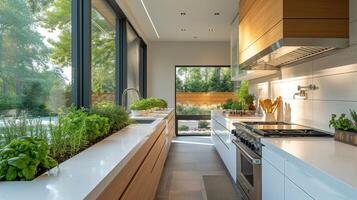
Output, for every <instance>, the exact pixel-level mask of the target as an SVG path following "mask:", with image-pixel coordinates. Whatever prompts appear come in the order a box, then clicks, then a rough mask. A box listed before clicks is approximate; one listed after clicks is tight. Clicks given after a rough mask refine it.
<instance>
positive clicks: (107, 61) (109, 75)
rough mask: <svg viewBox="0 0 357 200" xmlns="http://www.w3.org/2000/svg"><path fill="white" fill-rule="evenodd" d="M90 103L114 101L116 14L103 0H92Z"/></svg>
mask: <svg viewBox="0 0 357 200" xmlns="http://www.w3.org/2000/svg"><path fill="white" fill-rule="evenodd" d="M91 18H92V19H91V29H92V30H91V36H92V39H91V46H92V48H91V50H92V70H91V72H92V88H91V91H92V93H91V102H92V104H94V103H97V102H102V101H110V102H113V103H114V101H115V91H116V90H115V85H116V84H115V72H116V66H115V63H116V62H115V61H116V50H115V24H116V16H115V14H114V12H113V10H112V9H111V8H110V7H109V5H108V4H107V3H106V2H105V1H104V0H92V13H91Z"/></svg>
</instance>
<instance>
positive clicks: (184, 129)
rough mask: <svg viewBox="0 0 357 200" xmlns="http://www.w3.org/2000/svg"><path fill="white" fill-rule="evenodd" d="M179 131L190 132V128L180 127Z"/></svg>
mask: <svg viewBox="0 0 357 200" xmlns="http://www.w3.org/2000/svg"><path fill="white" fill-rule="evenodd" d="M178 130H179V131H188V130H190V128H189V127H188V126H186V125H180V126H179V127H178Z"/></svg>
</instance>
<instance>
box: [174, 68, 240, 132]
mask: <svg viewBox="0 0 357 200" xmlns="http://www.w3.org/2000/svg"><path fill="white" fill-rule="evenodd" d="M230 73H231V72H230V68H229V67H222V66H198V67H195V66H177V67H176V120H177V134H178V135H210V133H211V130H210V115H211V110H214V109H217V108H218V107H220V106H221V104H223V103H224V102H225V101H226V100H227V99H230V98H233V97H234V93H233V83H232V81H231V76H230Z"/></svg>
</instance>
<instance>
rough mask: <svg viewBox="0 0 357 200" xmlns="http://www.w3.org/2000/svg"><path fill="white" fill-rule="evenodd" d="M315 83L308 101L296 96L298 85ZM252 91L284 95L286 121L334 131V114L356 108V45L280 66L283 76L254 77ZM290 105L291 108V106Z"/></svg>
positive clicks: (271, 96) (271, 95)
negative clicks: (332, 121)
mask: <svg viewBox="0 0 357 200" xmlns="http://www.w3.org/2000/svg"><path fill="white" fill-rule="evenodd" d="M310 84H314V85H316V86H317V87H318V89H317V90H309V91H307V93H308V98H307V99H306V100H302V99H293V95H294V93H296V92H297V86H298V85H300V86H307V85H310ZM250 91H251V92H253V93H254V94H255V95H256V96H257V97H258V98H276V97H278V96H282V97H283V100H284V102H285V103H286V104H285V106H286V108H287V110H288V111H289V109H291V114H290V115H289V112H287V114H286V115H285V119H286V121H289V120H290V121H291V122H293V123H298V124H303V125H307V126H311V127H314V128H318V129H322V130H326V131H330V132H332V131H333V130H332V129H330V128H329V119H330V117H331V114H332V113H336V114H340V113H343V112H345V113H348V112H349V109H356V110H357V45H353V46H351V47H349V48H346V49H342V50H338V51H336V52H334V54H332V55H329V56H325V57H322V58H318V59H315V60H312V61H308V62H305V63H301V64H297V65H293V66H287V67H283V68H281V78H277V77H275V78H274V77H273V78H270V80H269V81H267V80H259V79H258V80H253V81H251V83H250ZM289 107H290V108H289Z"/></svg>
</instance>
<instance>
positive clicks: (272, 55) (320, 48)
mask: <svg viewBox="0 0 357 200" xmlns="http://www.w3.org/2000/svg"><path fill="white" fill-rule="evenodd" d="M348 45H349V40H348V39H346V38H283V39H280V40H279V41H277V42H275V43H274V44H272V45H271V46H270V47H268V48H266V49H264V50H263V51H261V52H259V53H257V54H256V55H254V56H252V57H251V58H249V59H248V60H246V61H245V62H243V63H242V64H240V65H239V69H240V73H239V75H238V76H236V77H234V80H237V81H239V80H252V79H256V78H261V77H265V76H269V75H273V74H276V73H279V70H280V67H281V66H284V65H287V64H291V63H294V62H297V61H302V60H304V59H306V58H309V57H312V56H316V55H319V54H322V53H325V52H327V51H331V50H333V49H338V48H345V47H348Z"/></svg>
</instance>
